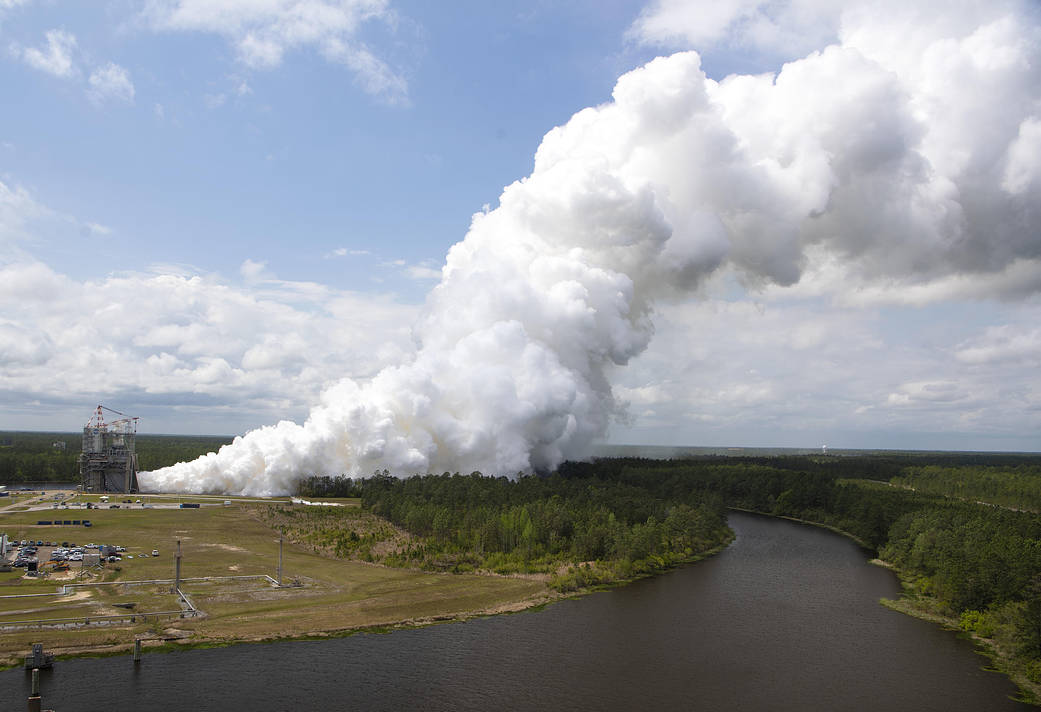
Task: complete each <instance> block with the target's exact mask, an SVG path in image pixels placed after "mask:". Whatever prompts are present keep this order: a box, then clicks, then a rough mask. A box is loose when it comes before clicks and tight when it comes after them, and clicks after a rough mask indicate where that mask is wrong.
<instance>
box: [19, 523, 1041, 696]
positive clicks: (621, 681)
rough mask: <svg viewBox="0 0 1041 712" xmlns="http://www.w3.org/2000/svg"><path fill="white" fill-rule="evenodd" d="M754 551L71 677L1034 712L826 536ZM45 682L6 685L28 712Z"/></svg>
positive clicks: (772, 542)
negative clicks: (552, 597) (396, 624)
mask: <svg viewBox="0 0 1041 712" xmlns="http://www.w3.org/2000/svg"><path fill="white" fill-rule="evenodd" d="M730 521H731V526H732V527H733V528H734V530H735V531H736V532H737V535H738V538H737V541H736V542H735V543H734V544H733V545H732V546H731V547H730V548H729V549H727V551H725V552H723V553H722V554H720V555H719V556H717V557H715V558H712V559H709V560H706V561H703V562H700V563H698V564H695V565H693V566H690V567H687V568H685V569H682V570H679V571H676V572H673V573H670V574H668V575H666V576H662V577H659V578H656V579H647V580H644V581H640V582H637V583H635V584H632V585H630V586H626V587H624V588H620V589H617V590H614V591H609V592H604V593H597V594H594V595H591V596H587V597H584V598H581V599H576V600H571V601H565V602H562V603H559V604H556V605H553V606H550V607H548V608H547V609H545V610H543V611H539V612H530V613H523V614H518V615H512V616H499V617H495V618H486V619H481V620H475V621H469V622H466V623H453V624H448V625H441V626H435V627H432V628H425V629H420V630H408V631H399V632H395V633H392V634H389V635H358V636H352V637H349V638H341V639H337V640H329V641H321V642H296V643H277V644H270V645H240V646H236V647H232V648H223V649H215V650H192V651H184V652H178V653H170V654H151V655H147V654H146V655H145V657H144V661H143V662H142V664H141V665H140V666H139V667H138V668H137V669H135V668H134V666H133V665H132V663H131V661H130V658H129V656H127V657H119V658H106V659H96V660H69V661H60V662H59V663H58V664H57V665H56V667H55V669H54V671H53V672H50V673H45V674H44V675H43V702H44V707H53V708H54V709H55V710H57V711H58V712H72V711H74V710H75V711H80V710H239V709H243V710H306V709H321V710H410V709H416V710H553V709H572V710H644V709H665V710H728V711H730V710H771V711H773V710H778V711H785V710H800V711H803V710H836V711H837V710H871V711H876V710H908V711H914V712H922V711H924V710H937V711H938V712H940V711H942V712H953V711H956V710H965V711H966V712H981V711H984V710H986V711H989V710H999V711H1000V710H1032V709H1035V708H1032V707H1029V706H1026V705H1022V704H1019V703H1016V702H1013V701H1011V700H1010V699H1008V696H1009V695H1011V694H1014V693H1015V688H1014V686H1013V685H1012V684H1011V683H1009V682H1008V681H1007V680H1006V679H1005V678H1004V677H1002V676H1000V675H997V674H995V673H988V672H984V671H983V670H982V669H981V666H982V665H984V664H986V662H987V661H986V659H985V658H982V657H980V656H978V655H976V654H974V653H973V651H972V647H971V645H970V644H969V643H968V642H966V641H964V640H959V639H958V638H957V637H956V636H955V635H954V634H952V633H950V632H947V631H943V630H941V629H939V628H937V627H936V626H933V625H931V624H928V623H925V622H922V621H918V620H915V619H913V618H909V617H907V616H903V615H900V614H898V613H894V612H892V611H890V610H888V609H886V608H883V607H882V606H880V605H879V604H878V603H877V600H878V598H879V597H881V596H895V595H896V594H897V590H898V585H897V582H896V580H895V579H894V577H893V576H892V574H890V573H889V572H887V571H885V570H882V569H879V568H876V567H872V566H870V565H868V564H867V563H866V562H865V557H864V555H863V552H862V551H861V550H860V549H859V548H858V547H857V546H856V545H854V544H853V543H851V542H849V541H848V540H846V539H843V538H841V537H839V536H837V535H834V534H831V533H830V532H826V531H823V530H820V529H815V528H812V527H808V526H802V525H798V524H793V523H790V522H785V521H781V520H772V519H767V518H762V517H756V516H753V515H746V514H732V515H731V518H730ZM28 685H29V682H28V676H27V675H26V674H25V673H24V672H22V671H20V670H18V671H9V672H6V673H2V674H0V707H3V708H4V709H8V708H11V709H23V707H22V705H23V704H24V700H25V697H26V695H27V694H28Z"/></svg>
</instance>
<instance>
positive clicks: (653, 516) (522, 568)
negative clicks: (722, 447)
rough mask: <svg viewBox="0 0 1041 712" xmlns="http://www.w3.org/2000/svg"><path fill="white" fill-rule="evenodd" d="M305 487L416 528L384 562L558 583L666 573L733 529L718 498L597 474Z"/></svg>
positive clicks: (318, 481) (379, 480)
mask: <svg viewBox="0 0 1041 712" xmlns="http://www.w3.org/2000/svg"><path fill="white" fill-rule="evenodd" d="M299 492H300V494H301V495H303V496H358V497H361V500H362V506H363V507H364V508H365V509H366V510H368V511H370V512H372V513H373V514H376V515H378V516H380V517H383V518H384V519H386V520H388V521H390V522H392V523H393V524H395V525H397V526H398V527H401V528H402V529H404V530H405V531H407V532H408V533H409V534H411V535H412V536H413V537H414V538H413V539H412V541H411V543H410V544H409V545H408V547H407V548H405V549H404V550H403V551H401V552H399V553H396V554H394V555H391V556H388V557H386V559H385V560H384V562H385V563H388V564H391V565H405V566H418V567H421V568H436V569H443V570H451V571H472V570H479V569H484V570H490V571H494V572H497V573H542V574H548V575H549V576H550V579H551V583H552V585H554V586H555V587H556V588H558V589H560V590H573V589H575V588H579V587H582V586H587V585H591V584H596V583H605V582H611V581H618V580H622V579H627V578H630V577H632V576H637V575H641V574H646V573H650V572H654V571H660V570H662V569H665V568H668V567H670V566H674V565H676V564H678V563H680V562H683V561H689V560H692V559H694V558H697V557H698V556H699V555H703V554H704V553H705V552H706V551H709V550H711V549H714V548H717V547H719V546H721V545H722V544H724V543H725V542H726V541H728V538H729V536H730V532H729V530H728V529H727V527H726V521H725V519H726V516H725V515H726V512H725V506H724V504H723V501H722V499H721V498H720V497H718V496H715V495H713V494H711V493H708V492H704V491H700V490H698V489H695V488H690V489H688V490H687V491H685V492H681V491H673V492H671V493H670V494H669V496H667V497H666V496H663V493H662V492H659V491H658V490H656V489H655V488H653V487H647V486H635V485H630V484H627V483H625V482H621V481H619V480H616V479H615V480H612V479H609V478H600V477H595V476H594V477H588V478H573V477H565V476H562V475H553V476H549V477H537V476H531V477H520V478H518V479H507V478H504V477H500V478H493V477H484V476H482V475H481V474H480V473H472V474H470V475H466V476H463V475H459V474H454V475H452V474H448V473H445V474H443V475H427V476H423V477H418V476H417V477H410V478H407V479H398V478H396V477H391V476H389V473H377V474H376V475H375V476H373V477H371V478H368V479H363V480H356V481H354V480H350V479H349V478H324V477H312V478H309V479H306V480H304V481H303V482H302V483H301V485H300V488H299ZM345 516H346V515H345ZM344 537H347V538H350V537H351V532H347V531H345V532H344ZM348 545H349V541H345V542H344V544H343V546H345V547H346V546H348Z"/></svg>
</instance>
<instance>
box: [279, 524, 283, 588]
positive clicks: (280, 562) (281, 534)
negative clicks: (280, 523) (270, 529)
mask: <svg viewBox="0 0 1041 712" xmlns="http://www.w3.org/2000/svg"><path fill="white" fill-rule="evenodd" d="M282 539H283V532H282V530H281V529H279V530H278V585H279V587H280V588H281V586H282Z"/></svg>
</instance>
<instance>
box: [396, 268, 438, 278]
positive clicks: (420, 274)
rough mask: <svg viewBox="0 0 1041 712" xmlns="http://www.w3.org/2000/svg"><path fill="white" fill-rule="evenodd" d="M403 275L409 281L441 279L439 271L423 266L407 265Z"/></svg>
mask: <svg viewBox="0 0 1041 712" xmlns="http://www.w3.org/2000/svg"><path fill="white" fill-rule="evenodd" d="M405 274H407V275H408V276H409V277H410V278H411V279H419V280H423V279H432V280H438V279H441V270H439V269H434V268H433V267H427V266H425V265H409V266H408V267H406V268H405Z"/></svg>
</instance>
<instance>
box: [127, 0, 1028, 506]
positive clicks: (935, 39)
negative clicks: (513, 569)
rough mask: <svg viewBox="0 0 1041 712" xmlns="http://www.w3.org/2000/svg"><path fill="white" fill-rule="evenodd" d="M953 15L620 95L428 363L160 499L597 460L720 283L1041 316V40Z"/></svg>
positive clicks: (477, 285)
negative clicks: (871, 292)
mask: <svg viewBox="0 0 1041 712" xmlns="http://www.w3.org/2000/svg"><path fill="white" fill-rule="evenodd" d="M959 7H960V9H959V10H958V11H957V12H955V11H952V12H950V13H932V14H925V12H924V10H922V9H920V8H914V7H906V6H904V5H901V6H896V7H894V8H892V9H891V12H885V13H883V12H870V13H869V12H857V11H856V10H855V9H854V10H851V11H849V12H847V13H846V14H845V15H844V16H843V18H842V22H841V28H842V29H841V30H840V34H839V36H840V41H839V42H838V43H836V44H833V45H830V46H828V47H825V48H823V49H822V50H820V51H817V52H813V53H811V54H810V55H808V56H806V57H805V58H803V59H800V60H797V61H793V62H790V63H788V64H786V65H784V67H783V68H782V69H781V71H780V72H778V73H777V74H776V75H769V74H765V75H756V76H749V75H745V76H737V75H735V76H729V77H727V78H725V79H723V80H721V81H718V82H717V81H714V80H712V79H709V78H708V77H707V76H706V75H705V73H704V72H703V71H702V69H701V66H700V58H699V56H698V54H696V53H695V52H682V53H679V54H675V55H673V56H670V57H663V58H658V59H655V60H653V61H652V62H650V63H649V64H647V65H645V66H643V67H640V68H638V69H635V70H633V71H631V72H629V73H628V74H625V75H624V76H622V77H621V78H620V79H619V80H618V82H617V84H616V86H615V88H614V91H613V94H612V100H611V101H609V102H607V103H605V104H603V105H601V106H598V107H593V108H587V109H584V110H582V111H580V112H578V113H577V114H575V115H574V116H573V117H572V118H571V120H570V121H568V122H567V124H565V125H563V126H560V127H557V128H555V129H553V130H552V131H550V132H549V133H548V134H547V135H546V136H545V138H544V139H543V141H542V144H541V146H540V147H539V149H538V151H537V153H536V155H535V165H534V169H533V171H532V173H531V175H530V176H528V177H527V178H524V179H522V180H520V181H517V182H516V183H513V184H512V185H510V186H508V187H507V188H505V189H504V191H503V193H502V196H501V197H500V201H499V206H498V207H497V208H496V209H494V210H491V211H489V212H484V213H478V214H477V215H475V216H474V218H473V222H472V225H471V227H470V229H469V231H468V233H467V234H466V236H465V238H464V239H463V240H462V242H459V243H458V244H456V245H454V246H453V247H452V248H451V250H450V251H449V253H448V255H447V258H446V261H445V265H444V267H443V269H442V278H441V282H440V284H438V286H437V287H436V288H435V289H434V290H433V292H432V293H431V294H430V296H429V297H428V300H427V304H426V309H425V312H424V315H423V316H422V318H421V319H420V321H419V323H418V324H417V325H416V329H415V333H416V337H417V341H418V344H419V348H418V351H417V353H416V355H415V357H414V359H413V360H412V361H411V362H409V363H406V364H404V365H398V366H393V367H388V368H386V369H385V370H383V371H382V372H380V373H379V374H378V375H377V376H376V377H374V378H373V379H372V380H371V381H369V382H366V383H357V382H354V381H352V380H349V379H348V380H342V381H340V382H338V383H335V384H334V385H332V386H331V387H329V388H328V389H327V390H326V391H325V393H324V394H323V395H322V397H321V402H320V403H319V404H318V405H316V406H315V407H314V408H313V409H312V411H311V413H310V415H309V417H308V419H307V421H306V422H305V423H304V424H303V425H298V424H294V423H291V422H281V423H278V424H277V425H274V426H270V427H264V428H260V429H258V430H254V431H252V432H249V433H247V434H246V435H244V436H242V437H239V438H236V440H235V442H234V443H232V444H230V445H227V446H225V447H223V448H221V450H220V451H219V452H218V453H211V454H209V455H207V456H205V457H202V458H199V459H198V460H195V461H193V462H187V463H180V464H178V465H174V466H172V467H168V468H164V469H161V470H157V471H154V472H150V473H141V474H140V481H141V483H142V485H143V486H144V487H146V488H149V489H157V490H163V491H175V490H183V491H206V492H225V493H239V494H256V495H262V494H276V493H285V492H289V491H291V490H292V489H293V486H294V483H295V481H296V480H297V479H298V478H300V477H302V476H305V475H308V474H310V473H312V472H317V473H330V474H333V473H341V472H342V473H347V474H352V475H362V476H364V475H367V474H369V473H371V472H372V471H373V470H374V469H383V468H387V469H389V470H390V471H392V472H394V473H395V474H401V475H407V474H412V473H425V472H441V471H443V470H450V471H462V472H469V471H471V470H480V471H481V472H484V473H485V474H505V475H513V474H516V473H518V472H529V471H532V470H533V469H544V468H552V467H554V466H556V465H558V464H559V463H560V462H561V461H563V460H564V459H566V458H575V457H582V456H584V455H586V454H587V453H588V450H589V446H590V445H591V443H593V442H594V441H595V440H597V439H598V438H601V437H603V436H604V435H605V434H606V431H607V428H608V425H609V423H610V422H611V420H612V418H613V417H616V416H617V415H619V414H620V413H621V412H622V408H621V407H620V404H619V403H618V402H616V400H615V398H614V397H613V395H612V390H611V385H610V383H611V375H612V372H613V371H614V370H615V369H616V368H618V367H621V366H624V365H625V364H626V363H627V362H628V361H629V360H630V359H632V358H633V357H634V356H636V355H637V354H639V353H640V352H642V351H643V350H644V349H645V348H646V346H647V344H648V343H649V341H650V339H651V336H652V334H653V325H652V322H651V316H652V306H653V304H654V302H655V301H656V300H659V299H663V298H674V297H676V296H677V295H681V294H683V293H686V292H689V291H690V290H693V289H696V288H697V287H698V286H699V285H700V284H702V283H703V281H704V280H705V278H706V277H708V276H709V275H711V274H713V273H714V272H715V271H717V270H719V269H721V268H722V267H724V266H726V267H728V268H730V269H732V270H734V272H735V273H736V274H737V275H738V277H739V279H741V280H742V282H743V283H744V284H746V286H749V287H757V286H763V285H767V284H777V285H780V286H786V285H791V284H794V283H796V282H798V281H799V280H800V278H801V277H802V276H803V275H804V273H806V272H807V270H813V271H814V273H815V274H820V273H822V272H827V271H828V270H831V271H832V272H833V273H835V274H838V275H841V280H835V281H836V282H841V283H842V284H843V285H844V288H847V289H851V288H857V287H873V288H874V287H882V288H888V289H904V288H909V287H915V288H924V289H928V288H929V286H930V285H933V284H937V285H947V286H944V287H943V288H944V289H949V285H950V283H951V281H952V278H958V279H959V280H961V281H959V282H958V283H959V284H965V285H966V287H965V288H966V290H967V294H970V295H971V296H974V297H979V296H985V297H998V298H1012V297H1016V296H1022V295H1025V294H1033V293H1036V292H1037V291H1039V290H1041V269H1039V267H1041V237H1039V235H1041V219H1039V217H1041V216H1039V211H1041V49H1039V48H1041V23H1039V22H1038V18H1037V16H1036V12H1035V11H1034V10H1033V9H1032V8H1031V7H1030V6H1029V5H1027V4H1018V3H1002V2H997V3H987V4H980V5H979V6H976V5H971V4H966V5H962V6H959ZM880 16H884V17H880ZM941 281H942V282H941Z"/></svg>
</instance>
